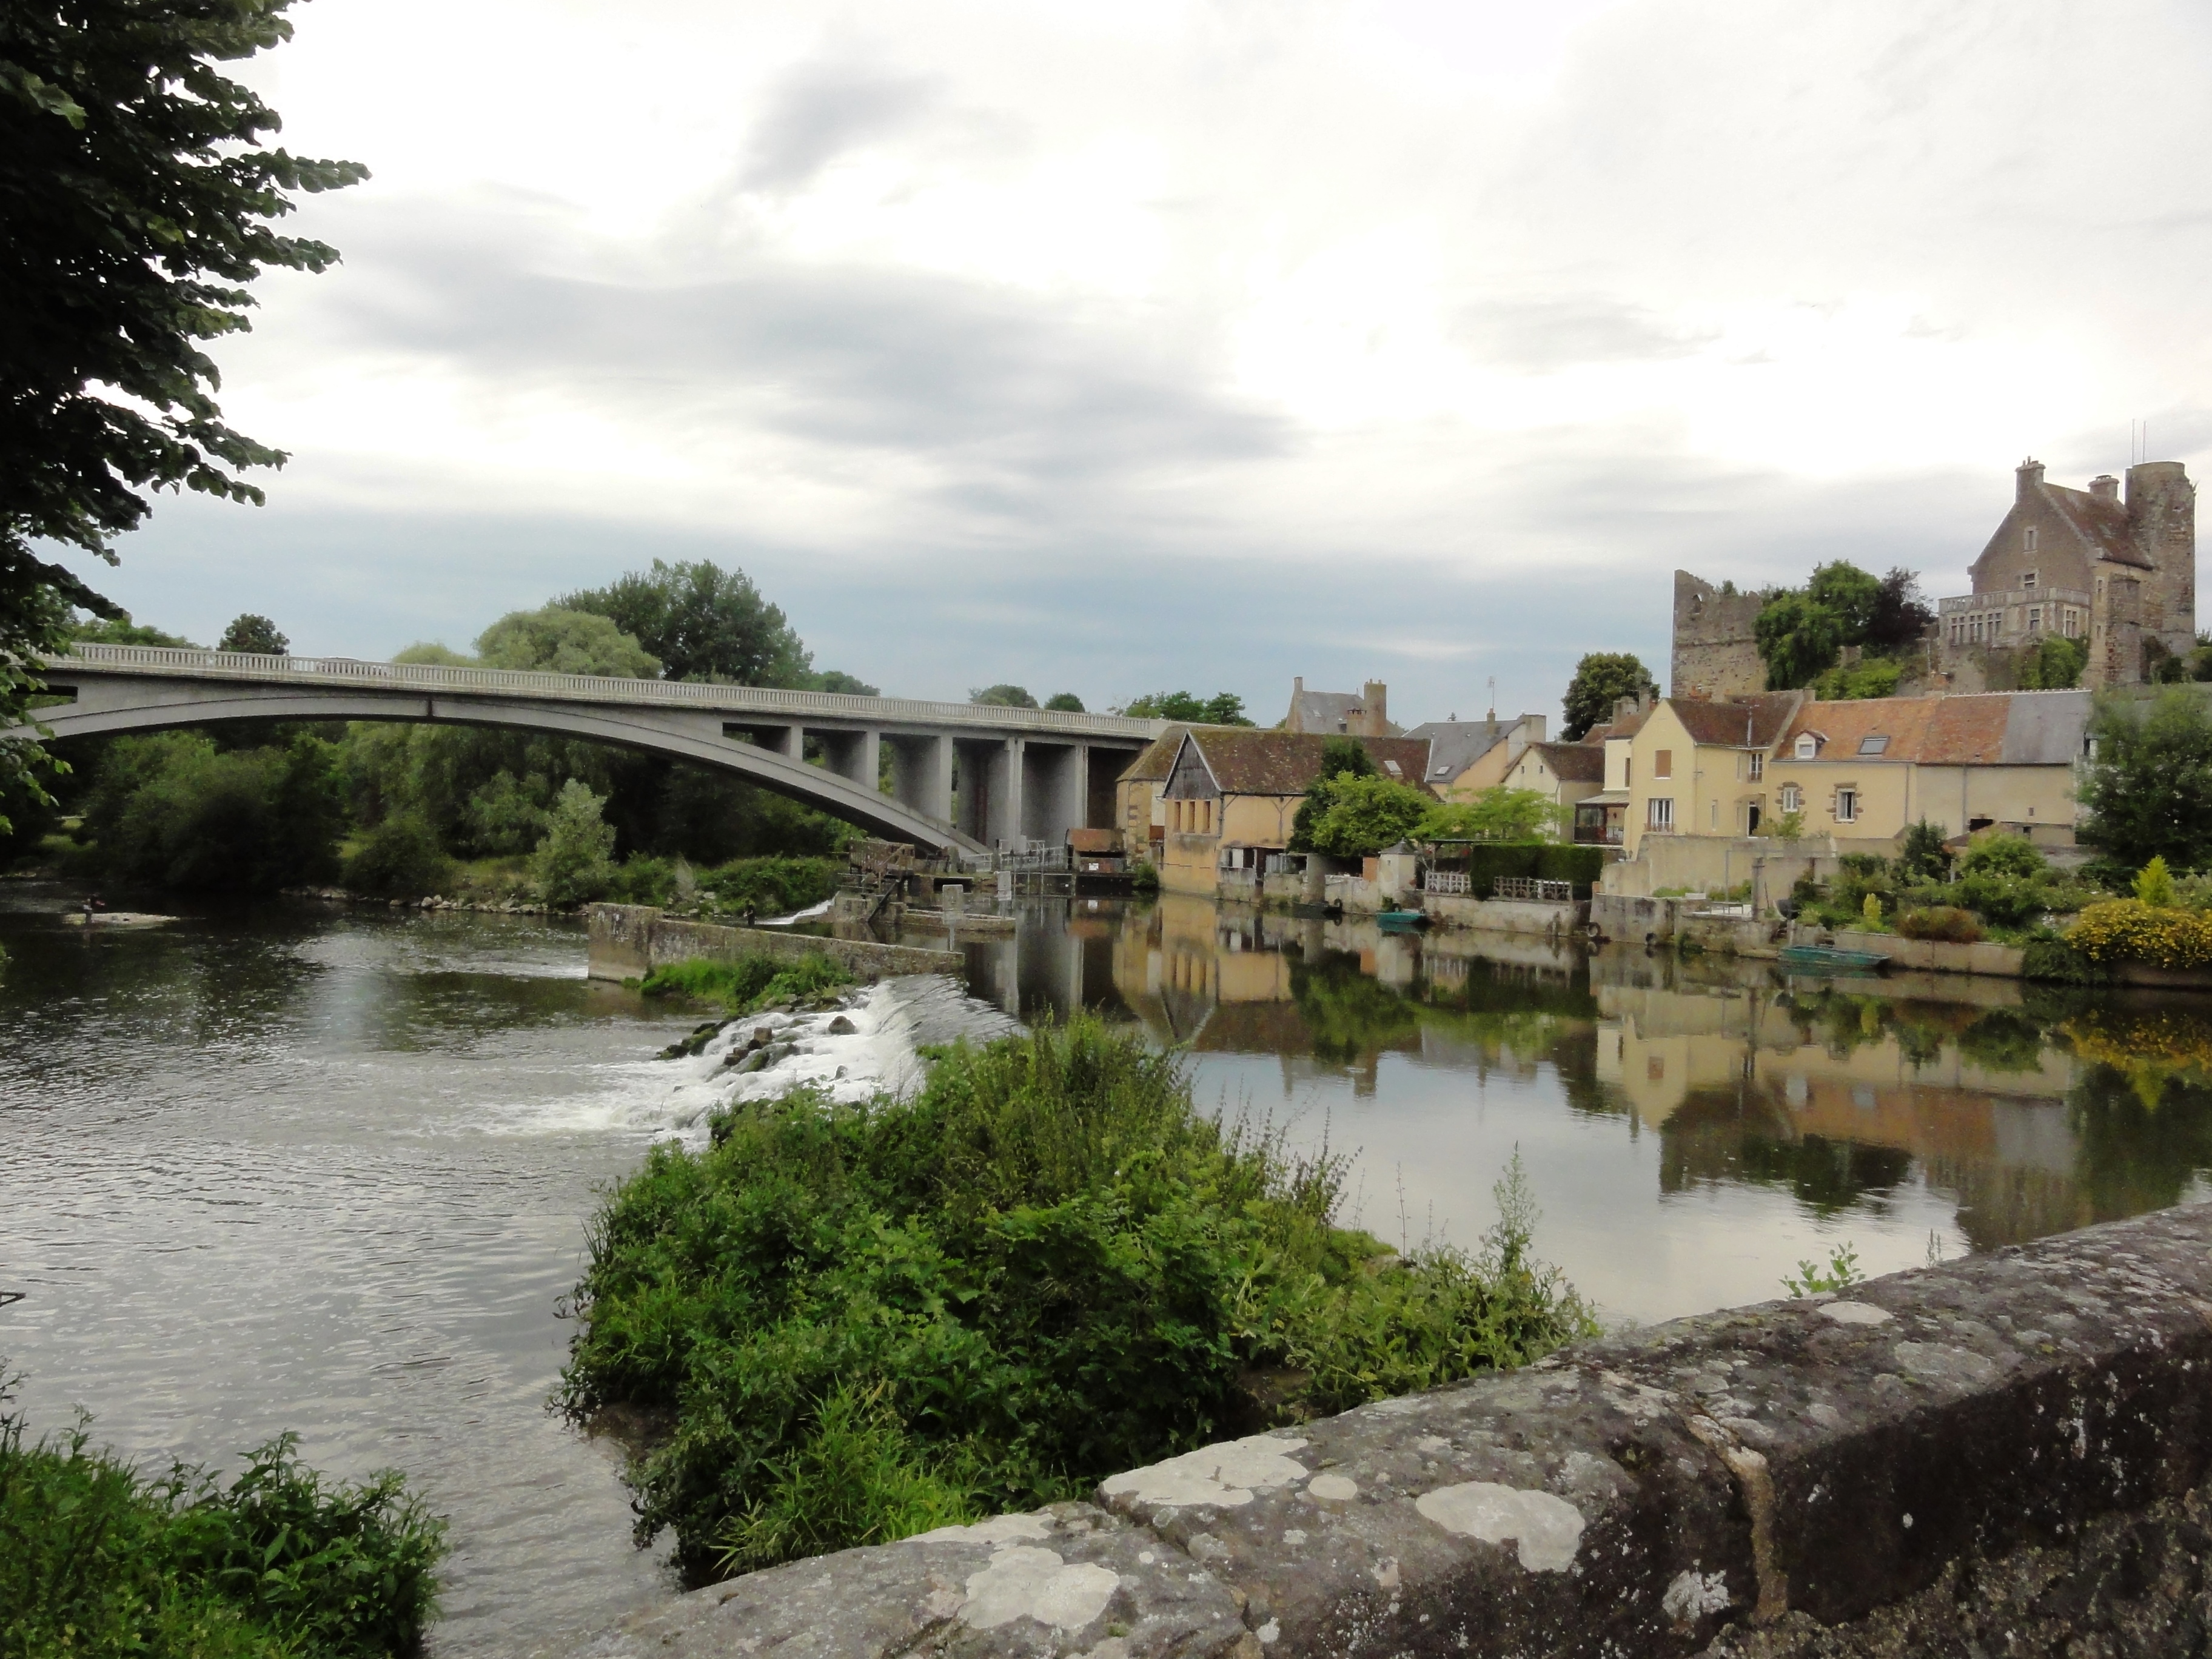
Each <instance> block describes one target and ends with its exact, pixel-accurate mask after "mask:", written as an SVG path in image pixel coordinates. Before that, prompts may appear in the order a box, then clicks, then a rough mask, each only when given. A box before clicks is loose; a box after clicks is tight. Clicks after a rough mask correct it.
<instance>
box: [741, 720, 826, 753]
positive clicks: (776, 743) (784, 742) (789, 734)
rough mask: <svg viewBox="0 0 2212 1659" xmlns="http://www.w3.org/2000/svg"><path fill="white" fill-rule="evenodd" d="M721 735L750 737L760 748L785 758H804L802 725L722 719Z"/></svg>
mask: <svg viewBox="0 0 2212 1659" xmlns="http://www.w3.org/2000/svg"><path fill="white" fill-rule="evenodd" d="M722 735H723V736H724V737H726V738H751V739H752V740H753V742H754V743H756V744H758V745H759V746H760V747H761V748H763V749H767V750H773V751H774V752H775V753H776V754H779V755H781V756H782V757H784V758H785V759H786V760H795V761H803V760H805V758H806V728H805V726H771V725H756V724H754V723H753V722H751V721H750V720H724V721H723V722H722Z"/></svg>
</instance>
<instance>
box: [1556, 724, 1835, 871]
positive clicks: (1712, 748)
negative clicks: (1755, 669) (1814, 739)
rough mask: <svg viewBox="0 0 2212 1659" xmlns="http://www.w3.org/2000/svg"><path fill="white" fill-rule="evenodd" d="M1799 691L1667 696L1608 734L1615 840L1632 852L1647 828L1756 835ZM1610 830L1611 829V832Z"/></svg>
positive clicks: (1651, 831) (1604, 798) (1608, 800)
mask: <svg viewBox="0 0 2212 1659" xmlns="http://www.w3.org/2000/svg"><path fill="white" fill-rule="evenodd" d="M1809 696H1810V694H1809V693H1808V692H1804V691H1762V692H1760V693H1759V694H1758V695H1756V696H1744V697H1733V698H1729V699H1727V700H1725V701H1717V702H1707V701H1705V700H1704V699H1702V698H1696V697H1667V698H1662V700H1661V701H1659V702H1656V703H1655V704H1653V705H1652V706H1651V708H1650V711H1649V712H1648V713H1646V714H1643V716H1642V717H1641V718H1640V719H1639V720H1638V722H1637V724H1636V727H1635V730H1634V731H1633V732H1632V733H1630V734H1629V735H1627V736H1626V737H1623V736H1617V735H1614V733H1615V732H1618V731H1619V730H1620V727H1621V726H1622V725H1623V724H1624V722H1623V721H1621V720H1615V721H1614V722H1613V728H1612V730H1611V731H1609V732H1608V733H1607V739H1606V745H1605V746H1606V751H1607V774H1606V787H1605V789H1604V790H1603V791H1602V792H1601V794H1600V795H1599V796H1595V797H1592V798H1591V799H1596V800H1598V801H1599V802H1600V804H1601V805H1605V806H1607V807H1608V808H1610V809H1613V811H1612V812H1611V813H1609V815H1608V816H1609V817H1610V819H1611V823H1612V824H1613V826H1617V829H1618V831H1619V835H1618V840H1619V843H1620V845H1621V846H1623V847H1625V848H1626V849H1627V851H1628V853H1629V854H1630V855H1631V856H1632V857H1633V856H1634V854H1635V853H1636V849H1637V848H1638V845H1639V844H1640V843H1641V842H1642V841H1643V838H1644V836H1647V835H1655V834H1656V835H1699V836H1745V835H1756V834H1757V833H1758V832H1759V824H1760V823H1761V822H1762V821H1763V820H1764V818H1765V811H1766V809H1765V768H1766V760H1767V757H1768V756H1769V755H1770V754H1771V752H1772V750H1773V747H1774V744H1775V740H1776V739H1777V738H1779V737H1780V736H1781V735H1782V733H1783V732H1784V730H1785V729H1786V728H1787V727H1788V726H1789V725H1790V720H1791V718H1792V717H1793V716H1794V715H1795V714H1796V713H1797V710H1798V708H1799V707H1800V706H1801V705H1802V704H1803V703H1804V702H1807V701H1808V699H1809ZM1612 838H1613V837H1612V836H1610V835H1609V836H1608V839H1612Z"/></svg>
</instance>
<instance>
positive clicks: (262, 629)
mask: <svg viewBox="0 0 2212 1659" xmlns="http://www.w3.org/2000/svg"><path fill="white" fill-rule="evenodd" d="M215 648H216V650H218V651H243V652H246V653H249V654H250V655H252V656H257V657H282V656H284V655H287V654H289V652H290V650H291V648H292V641H289V640H288V639H286V638H285V637H284V636H283V635H282V634H280V633H278V632H277V631H276V623H273V622H270V620H269V618H268V617H257V616H255V615H254V614H253V612H252V611H247V612H246V614H245V615H244V616H242V617H239V618H238V619H237V620H236V621H234V622H233V623H231V625H230V626H229V627H228V628H226V629H223V630H222V638H221V639H220V640H217V641H216V647H215Z"/></svg>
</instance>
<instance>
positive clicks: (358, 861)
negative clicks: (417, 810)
mask: <svg viewBox="0 0 2212 1659" xmlns="http://www.w3.org/2000/svg"><path fill="white" fill-rule="evenodd" d="M345 884H346V889H347V890H348V891H349V892H355V893H365V894H368V896H371V897H373V898H422V897H423V896H425V895H427V894H430V893H442V892H444V891H445V890H446V889H447V888H448V887H450V886H452V885H453V860H451V859H449V858H447V856H446V854H445V850H444V849H443V848H441V847H440V846H439V845H438V837H437V836H435V834H433V833H432V832H431V829H430V826H429V825H428V824H427V823H423V822H422V819H420V818H418V817H411V816H406V815H403V816H400V817H389V818H386V819H385V821H384V822H383V823H380V824H378V825H376V826H375V827H374V829H371V830H370V831H369V832H368V834H367V835H366V836H362V840H361V845H360V846H359V847H357V848H355V849H354V853H353V855H352V856H351V857H350V858H349V859H347V860H346V862H345Z"/></svg>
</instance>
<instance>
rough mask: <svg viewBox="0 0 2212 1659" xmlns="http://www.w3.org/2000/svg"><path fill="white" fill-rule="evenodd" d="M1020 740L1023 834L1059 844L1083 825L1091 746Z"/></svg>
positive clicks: (1034, 838)
mask: <svg viewBox="0 0 2212 1659" xmlns="http://www.w3.org/2000/svg"><path fill="white" fill-rule="evenodd" d="M1023 741H1024V754H1023V757H1022V758H1023V772H1024V781H1023V787H1022V806H1023V811H1022V817H1023V823H1022V834H1023V835H1024V836H1027V837H1029V838H1030V840H1031V841H1041V842H1046V843H1048V845H1052V846H1058V845H1060V843H1061V842H1064V841H1066V839H1067V832H1068V831H1069V830H1070V829H1080V828H1081V827H1082V825H1083V816H1084V809H1085V805H1086V804H1087V797H1088V796H1089V793H1090V790H1089V787H1088V777H1089V763H1090V750H1088V749H1087V748H1086V747H1085V745H1083V744H1070V743H1042V742H1039V741H1037V740H1036V739H1034V738H1025V739H1024V740H1023Z"/></svg>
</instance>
